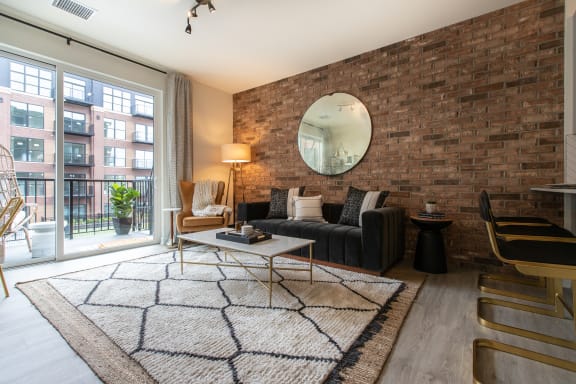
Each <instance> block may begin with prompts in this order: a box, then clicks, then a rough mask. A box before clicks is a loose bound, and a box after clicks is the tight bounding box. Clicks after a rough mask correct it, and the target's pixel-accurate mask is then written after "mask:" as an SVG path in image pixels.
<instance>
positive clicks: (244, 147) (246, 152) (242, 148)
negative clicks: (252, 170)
mask: <svg viewBox="0 0 576 384" xmlns="http://www.w3.org/2000/svg"><path fill="white" fill-rule="evenodd" d="M222 162H223V163H230V164H231V165H230V170H229V171H228V184H227V185H226V204H228V192H229V190H230V178H232V185H234V188H236V168H238V169H239V170H240V183H241V184H243V180H242V163H249V162H250V145H249V144H238V143H234V144H223V145H222ZM242 202H244V189H242ZM232 221H233V222H234V223H235V222H236V194H235V193H234V190H232Z"/></svg>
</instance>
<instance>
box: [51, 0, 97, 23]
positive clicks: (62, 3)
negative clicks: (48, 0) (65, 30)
mask: <svg viewBox="0 0 576 384" xmlns="http://www.w3.org/2000/svg"><path fill="white" fill-rule="evenodd" d="M52 6H54V7H56V8H59V9H61V10H63V11H64V12H68V13H71V14H73V15H74V16H78V17H81V18H83V19H84V20H88V19H89V18H90V16H92V14H93V13H94V11H95V10H94V9H92V8H90V7H87V6H85V5H84V4H80V3H79V2H77V1H73V0H54V1H52Z"/></svg>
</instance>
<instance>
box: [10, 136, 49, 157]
mask: <svg viewBox="0 0 576 384" xmlns="http://www.w3.org/2000/svg"><path fill="white" fill-rule="evenodd" d="M10 141H11V143H10V144H11V150H12V155H13V156H14V160H16V161H27V162H32V163H43V162H44V140H42V139H32V138H29V137H17V136H12V137H11V140H10Z"/></svg>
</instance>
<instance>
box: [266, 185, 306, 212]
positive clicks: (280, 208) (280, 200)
mask: <svg viewBox="0 0 576 384" xmlns="http://www.w3.org/2000/svg"><path fill="white" fill-rule="evenodd" d="M304 188H305V187H296V188H289V189H280V188H272V189H271V190H270V210H269V211H268V216H266V218H267V219H287V218H288V217H293V216H294V208H293V207H294V206H293V204H294V202H293V197H294V196H302V194H303V193H304Z"/></svg>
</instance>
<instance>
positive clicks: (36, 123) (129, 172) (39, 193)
mask: <svg viewBox="0 0 576 384" xmlns="http://www.w3.org/2000/svg"><path fill="white" fill-rule="evenodd" d="M63 85H64V86H63V97H64V116H63V117H64V124H63V129H64V181H65V184H64V203H65V206H64V216H65V219H69V218H70V213H72V214H73V217H74V218H79V219H82V218H90V217H99V216H101V215H102V214H106V213H108V212H109V208H108V204H107V201H108V200H107V188H108V185H109V183H110V182H106V180H123V181H127V182H128V181H135V182H136V183H138V181H139V180H150V179H151V176H152V170H153V154H154V98H153V97H152V96H150V95H146V94H143V93H139V92H134V91H132V90H128V89H125V88H120V87H117V86H114V85H112V84H107V83H103V82H100V81H97V80H94V79H90V78H87V77H83V76H78V75H75V74H71V73H65V74H64V79H63ZM55 98H56V73H55V72H54V71H53V70H51V69H50V68H44V67H42V66H40V65H34V64H31V63H27V62H23V61H18V60H15V59H13V58H11V57H0V144H2V145H4V146H5V147H7V148H9V149H10V150H11V152H12V154H13V156H14V160H15V168H16V172H17V177H18V180H19V185H20V188H21V192H22V194H24V195H26V200H27V201H28V202H35V203H38V206H39V211H38V217H37V220H39V221H41V220H53V218H54V216H55V215H54V193H55V192H54V191H55V170H56V166H55V164H56V110H55ZM142 187H145V188H147V187H149V186H148V183H147V182H142V183H141V188H142Z"/></svg>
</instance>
